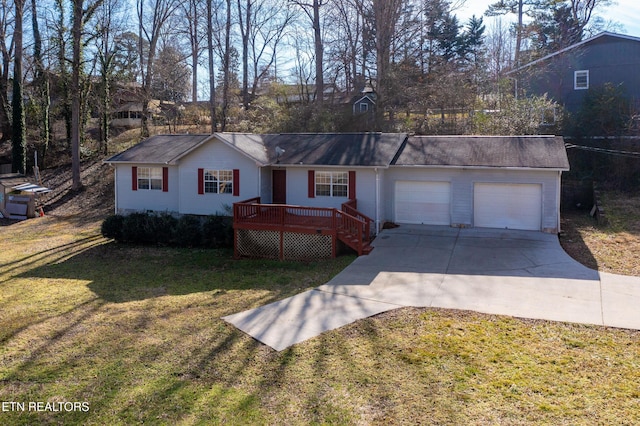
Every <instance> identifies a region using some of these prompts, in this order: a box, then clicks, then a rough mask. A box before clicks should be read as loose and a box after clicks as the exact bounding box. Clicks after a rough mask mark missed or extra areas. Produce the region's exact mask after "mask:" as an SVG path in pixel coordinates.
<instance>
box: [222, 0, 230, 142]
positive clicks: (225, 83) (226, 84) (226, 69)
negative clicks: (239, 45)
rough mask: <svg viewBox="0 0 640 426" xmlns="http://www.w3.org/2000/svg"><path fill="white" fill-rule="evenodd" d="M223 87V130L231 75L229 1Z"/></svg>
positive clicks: (225, 124)
mask: <svg viewBox="0 0 640 426" xmlns="http://www.w3.org/2000/svg"><path fill="white" fill-rule="evenodd" d="M223 62H224V64H223V87H222V120H221V121H222V123H221V126H222V127H221V130H222V131H223V132H224V131H225V129H226V127H227V113H228V110H229V82H230V80H231V79H230V77H231V76H230V75H229V74H230V73H231V0H227V21H226V24H225V29H224V60H223Z"/></svg>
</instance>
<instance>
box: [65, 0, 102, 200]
mask: <svg viewBox="0 0 640 426" xmlns="http://www.w3.org/2000/svg"><path fill="white" fill-rule="evenodd" d="M102 1H103V0H95V1H93V2H89V3H88V4H87V5H86V8H85V3H84V0H73V2H72V6H73V27H72V29H71V34H72V38H73V57H72V60H71V178H72V188H73V189H74V190H78V189H80V188H81V187H82V180H81V177H80V131H81V122H80V119H81V108H82V93H83V92H84V90H82V89H83V88H82V87H81V81H80V78H81V74H82V67H83V62H82V46H83V28H84V25H85V23H86V22H87V21H88V20H89V19H91V16H92V15H93V14H94V13H95V11H96V9H97V8H98V7H99V6H100V5H101V4H102Z"/></svg>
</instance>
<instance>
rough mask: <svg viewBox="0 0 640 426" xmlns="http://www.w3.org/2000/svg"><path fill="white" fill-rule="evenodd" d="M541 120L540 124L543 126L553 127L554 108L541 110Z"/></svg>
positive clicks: (554, 121)
mask: <svg viewBox="0 0 640 426" xmlns="http://www.w3.org/2000/svg"><path fill="white" fill-rule="evenodd" d="M541 118H542V120H541V122H540V124H541V125H543V126H553V125H555V124H556V121H557V115H556V109H555V108H544V109H543V110H542V117H541Z"/></svg>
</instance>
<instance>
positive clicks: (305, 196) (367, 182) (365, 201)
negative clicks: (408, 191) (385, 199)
mask: <svg viewBox="0 0 640 426" xmlns="http://www.w3.org/2000/svg"><path fill="white" fill-rule="evenodd" d="M309 170H314V171H339V172H346V171H355V172H356V199H357V200H358V210H359V211H360V212H362V213H364V214H365V215H367V216H369V217H371V218H372V219H373V220H375V218H376V198H375V197H376V175H375V171H374V170H373V169H363V168H335V167H333V168H331V167H309V168H304V167H290V168H288V169H287V204H293V205H299V206H309V207H333V208H337V209H339V208H340V206H341V205H342V203H344V202H347V201H349V198H348V197H313V198H309ZM381 192H382V191H381Z"/></svg>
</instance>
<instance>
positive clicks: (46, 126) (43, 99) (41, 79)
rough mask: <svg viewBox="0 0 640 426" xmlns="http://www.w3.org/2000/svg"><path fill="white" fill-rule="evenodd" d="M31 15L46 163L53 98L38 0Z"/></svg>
mask: <svg viewBox="0 0 640 426" xmlns="http://www.w3.org/2000/svg"><path fill="white" fill-rule="evenodd" d="M31 15H32V24H33V56H34V62H35V68H36V72H35V81H34V84H35V86H36V90H37V96H38V98H39V99H38V102H39V103H40V108H42V111H41V116H40V118H41V120H42V127H41V129H40V136H41V138H42V141H41V142H42V160H43V161H44V160H45V158H46V156H47V151H48V150H49V141H50V138H51V136H50V127H51V120H50V118H49V110H50V108H51V98H50V94H49V77H48V75H47V73H46V72H45V69H44V63H43V61H42V38H41V36H40V29H39V26H38V12H37V6H36V0H32V2H31Z"/></svg>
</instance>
